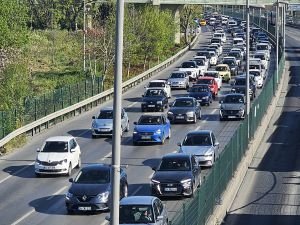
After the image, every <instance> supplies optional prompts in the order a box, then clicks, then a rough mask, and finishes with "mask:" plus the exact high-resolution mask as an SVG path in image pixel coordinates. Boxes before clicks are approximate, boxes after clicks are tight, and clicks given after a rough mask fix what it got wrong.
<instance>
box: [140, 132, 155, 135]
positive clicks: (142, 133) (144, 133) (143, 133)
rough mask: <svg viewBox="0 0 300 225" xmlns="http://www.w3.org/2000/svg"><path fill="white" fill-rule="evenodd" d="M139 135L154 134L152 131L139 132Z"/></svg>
mask: <svg viewBox="0 0 300 225" xmlns="http://www.w3.org/2000/svg"><path fill="white" fill-rule="evenodd" d="M139 134H140V135H147V136H151V135H153V134H154V132H140V133H139Z"/></svg>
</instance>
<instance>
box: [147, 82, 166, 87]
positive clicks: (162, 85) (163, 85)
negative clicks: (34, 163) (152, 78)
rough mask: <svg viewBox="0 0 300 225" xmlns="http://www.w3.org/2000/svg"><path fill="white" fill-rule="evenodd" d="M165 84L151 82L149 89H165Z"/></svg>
mask: <svg viewBox="0 0 300 225" xmlns="http://www.w3.org/2000/svg"><path fill="white" fill-rule="evenodd" d="M165 86H166V85H165V83H164V82H150V83H149V86H148V87H165Z"/></svg>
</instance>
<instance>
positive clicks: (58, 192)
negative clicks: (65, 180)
mask: <svg viewBox="0 0 300 225" xmlns="http://www.w3.org/2000/svg"><path fill="white" fill-rule="evenodd" d="M67 187H68V186H64V187H62V188H61V189H59V190H58V191H57V192H55V193H53V194H52V196H50V197H49V198H47V199H46V200H47V201H49V200H51V199H52V198H54V197H55V195H58V194H60V193H61V192H63V191H64V190H65V189H66V188H67Z"/></svg>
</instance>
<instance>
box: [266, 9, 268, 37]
mask: <svg viewBox="0 0 300 225" xmlns="http://www.w3.org/2000/svg"><path fill="white" fill-rule="evenodd" d="M266 12H267V13H266V17H267V32H269V12H268V10H266Z"/></svg>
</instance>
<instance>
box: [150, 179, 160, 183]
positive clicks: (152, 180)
mask: <svg viewBox="0 0 300 225" xmlns="http://www.w3.org/2000/svg"><path fill="white" fill-rule="evenodd" d="M151 182H152V183H154V184H160V182H159V181H158V180H154V179H151Z"/></svg>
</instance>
